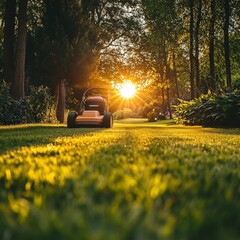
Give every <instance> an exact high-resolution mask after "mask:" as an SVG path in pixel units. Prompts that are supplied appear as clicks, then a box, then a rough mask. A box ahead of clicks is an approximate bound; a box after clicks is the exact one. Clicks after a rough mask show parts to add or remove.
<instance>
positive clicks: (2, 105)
mask: <svg viewBox="0 0 240 240" xmlns="http://www.w3.org/2000/svg"><path fill="white" fill-rule="evenodd" d="M9 87H10V86H9V84H7V83H5V82H2V83H1V84H0V124H3V125H11V124H20V123H39V122H54V121H55V119H56V118H55V107H54V101H53V98H52V97H51V95H50V92H49V89H48V88H46V87H43V86H41V87H38V88H37V87H31V94H30V96H29V98H26V99H24V100H15V99H13V98H12V97H11V96H10V92H9Z"/></svg>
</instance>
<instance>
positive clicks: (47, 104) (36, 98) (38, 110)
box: [28, 86, 55, 123]
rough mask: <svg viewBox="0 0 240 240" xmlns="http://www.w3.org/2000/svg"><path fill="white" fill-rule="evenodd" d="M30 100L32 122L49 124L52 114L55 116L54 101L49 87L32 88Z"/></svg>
mask: <svg viewBox="0 0 240 240" xmlns="http://www.w3.org/2000/svg"><path fill="white" fill-rule="evenodd" d="M28 100H29V106H28V108H29V117H30V121H31V122H35V123H39V122H49V120H50V119H51V118H52V112H54V114H55V106H54V99H53V97H52V96H51V94H50V90H49V88H48V87H44V86H40V87H34V86H32V87H31V92H30V96H29V98H28Z"/></svg>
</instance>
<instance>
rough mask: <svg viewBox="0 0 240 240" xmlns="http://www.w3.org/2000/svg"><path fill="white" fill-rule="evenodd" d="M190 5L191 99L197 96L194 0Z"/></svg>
mask: <svg viewBox="0 0 240 240" xmlns="http://www.w3.org/2000/svg"><path fill="white" fill-rule="evenodd" d="M189 7H190V29H189V34H190V84H191V99H193V98H194V97H195V94H194V90H195V84H194V75H195V74H194V55H193V48H194V42H193V40H194V32H193V28H194V16H193V11H194V9H193V8H194V0H189Z"/></svg>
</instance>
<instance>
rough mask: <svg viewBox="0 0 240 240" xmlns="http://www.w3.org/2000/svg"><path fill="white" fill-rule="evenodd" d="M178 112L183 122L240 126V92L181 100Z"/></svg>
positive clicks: (178, 118) (179, 118)
mask: <svg viewBox="0 0 240 240" xmlns="http://www.w3.org/2000/svg"><path fill="white" fill-rule="evenodd" d="M176 112H177V114H178V117H177V121H178V122H179V123H182V124H190V125H205V126H227V127H240V92H239V91H235V92H232V93H225V94H221V95H202V96H201V97H199V98H196V99H194V100H192V101H185V100H180V104H179V105H178V106H176Z"/></svg>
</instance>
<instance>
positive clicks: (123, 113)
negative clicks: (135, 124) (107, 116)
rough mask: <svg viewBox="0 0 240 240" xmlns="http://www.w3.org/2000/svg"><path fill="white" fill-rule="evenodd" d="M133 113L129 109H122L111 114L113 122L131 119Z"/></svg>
mask: <svg viewBox="0 0 240 240" xmlns="http://www.w3.org/2000/svg"><path fill="white" fill-rule="evenodd" d="M132 115H133V112H132V110H131V109H128V108H124V109H123V110H117V111H116V112H114V113H113V118H114V119H115V120H120V119H125V118H130V117H132Z"/></svg>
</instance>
